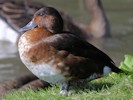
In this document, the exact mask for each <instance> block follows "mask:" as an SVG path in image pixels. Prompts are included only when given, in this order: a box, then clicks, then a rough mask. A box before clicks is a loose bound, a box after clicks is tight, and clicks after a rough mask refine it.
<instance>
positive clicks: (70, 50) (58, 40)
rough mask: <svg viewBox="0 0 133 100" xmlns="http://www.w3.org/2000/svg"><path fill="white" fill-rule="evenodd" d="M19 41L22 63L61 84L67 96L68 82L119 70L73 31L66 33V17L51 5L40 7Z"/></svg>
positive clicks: (105, 56) (63, 92)
mask: <svg viewBox="0 0 133 100" xmlns="http://www.w3.org/2000/svg"><path fill="white" fill-rule="evenodd" d="M21 31H26V32H25V33H24V34H23V35H22V36H21V37H20V40H19V43H18V48H19V54H20V58H21V60H22V62H23V63H24V64H25V65H26V67H27V68H28V69H29V70H30V71H31V72H32V73H33V74H35V75H36V76H37V77H38V78H40V79H42V80H45V81H47V82H49V83H58V84H61V85H62V87H61V91H60V93H61V94H63V95H66V94H67V93H68V91H69V85H70V84H71V83H74V82H75V83H76V82H78V81H81V80H93V79H96V78H100V77H103V76H105V75H107V74H109V73H110V72H111V71H113V72H116V73H119V72H121V70H120V69H119V68H117V67H116V66H115V64H114V62H113V61H112V59H111V58H110V57H109V56H107V55H106V54H105V53H103V52H102V51H101V50H99V49H97V48H96V47H94V46H93V45H91V44H90V43H88V42H86V41H85V40H82V39H80V38H79V37H78V36H76V35H74V34H73V33H71V32H63V20H62V18H61V16H60V14H59V13H58V11H57V10H56V9H54V8H52V7H44V8H41V9H40V10H38V11H37V12H36V13H35V14H34V16H33V19H32V22H30V24H28V25H26V26H25V27H24V28H21Z"/></svg>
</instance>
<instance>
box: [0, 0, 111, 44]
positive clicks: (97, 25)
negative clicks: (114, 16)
mask: <svg viewBox="0 0 133 100" xmlns="http://www.w3.org/2000/svg"><path fill="white" fill-rule="evenodd" d="M84 5H85V7H86V10H87V13H90V17H91V21H90V23H88V24H83V23H81V22H78V21H76V20H75V19H74V18H72V17H71V16H69V15H68V14H66V13H65V12H63V11H59V12H60V14H61V16H62V18H63V21H64V28H63V30H64V31H70V30H71V31H72V33H74V34H75V35H77V36H79V37H80V38H83V39H85V40H90V39H92V38H102V37H110V36H111V35H110V26H109V22H108V19H107V16H106V14H105V11H104V8H103V6H102V2H101V0H85V1H84ZM44 6H47V5H45V4H43V3H41V2H37V1H33V0H20V1H15V0H3V1H1V2H0V23H1V24H3V27H1V32H0V40H5V41H9V42H11V43H17V41H18V38H19V37H20V36H21V34H22V32H20V31H19V29H20V28H21V27H23V26H25V25H26V24H27V23H28V22H29V21H30V20H31V19H32V16H33V14H34V13H35V12H36V11H37V10H39V9H40V8H42V7H44ZM18 20H19V21H20V22H21V23H18Z"/></svg>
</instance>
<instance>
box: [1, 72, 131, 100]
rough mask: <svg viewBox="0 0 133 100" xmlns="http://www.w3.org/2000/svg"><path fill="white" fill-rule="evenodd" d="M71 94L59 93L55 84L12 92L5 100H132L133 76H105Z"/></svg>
mask: <svg viewBox="0 0 133 100" xmlns="http://www.w3.org/2000/svg"><path fill="white" fill-rule="evenodd" d="M78 91H79V92H77V93H73V94H72V95H71V96H67V97H64V96H61V95H59V87H57V86H53V87H49V88H48V89H45V90H39V91H32V90H27V91H24V92H12V93H9V94H7V95H6V96H5V97H3V100H132V99H133V77H132V76H130V75H125V74H121V75H117V74H113V75H110V76H108V77H105V78H101V79H97V80H95V81H92V82H89V83H88V84H87V85H86V86H85V88H84V89H79V90H78Z"/></svg>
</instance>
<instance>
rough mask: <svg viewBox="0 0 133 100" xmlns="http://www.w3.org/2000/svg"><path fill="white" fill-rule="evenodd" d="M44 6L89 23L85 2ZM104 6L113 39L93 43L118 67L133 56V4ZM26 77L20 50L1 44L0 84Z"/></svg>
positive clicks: (120, 0) (107, 1) (62, 0)
mask: <svg viewBox="0 0 133 100" xmlns="http://www.w3.org/2000/svg"><path fill="white" fill-rule="evenodd" d="M41 1H43V0H41ZM45 2H46V4H49V5H54V6H56V8H58V9H61V10H63V11H65V12H67V13H68V14H69V15H71V16H72V17H73V18H74V19H75V20H77V21H79V22H82V23H87V22H89V16H88V13H87V12H86V11H85V10H84V6H83V2H82V0H56V1H54V0H45ZM75 2H76V3H75ZM103 4H104V7H105V10H106V13H107V16H108V18H109V21H110V24H111V33H112V36H113V38H112V39H106V40H94V41H91V42H92V43H93V44H94V45H96V46H97V47H98V48H100V49H101V50H103V51H105V52H106V53H107V54H108V55H109V56H110V57H111V58H112V59H113V60H114V61H115V62H116V64H117V66H119V63H120V61H121V60H123V59H124V55H125V54H131V55H133V6H132V5H133V0H103ZM25 73H29V71H28V70H27V68H26V67H25V66H24V65H23V64H22V63H21V61H20V59H19V56H18V52H17V46H16V45H13V44H11V43H7V42H1V41H0V82H3V81H6V80H9V79H14V78H16V77H18V76H21V75H23V74H25Z"/></svg>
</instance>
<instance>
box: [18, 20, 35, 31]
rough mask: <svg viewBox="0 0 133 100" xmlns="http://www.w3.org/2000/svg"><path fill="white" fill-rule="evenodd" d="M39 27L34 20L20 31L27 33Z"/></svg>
mask: <svg viewBox="0 0 133 100" xmlns="http://www.w3.org/2000/svg"><path fill="white" fill-rule="evenodd" d="M36 26H37V25H36V24H35V23H34V21H33V20H31V21H30V22H29V23H28V24H27V25H26V26H24V27H22V28H20V29H19V31H20V32H25V31H28V30H30V29H33V28H35V27H36Z"/></svg>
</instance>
